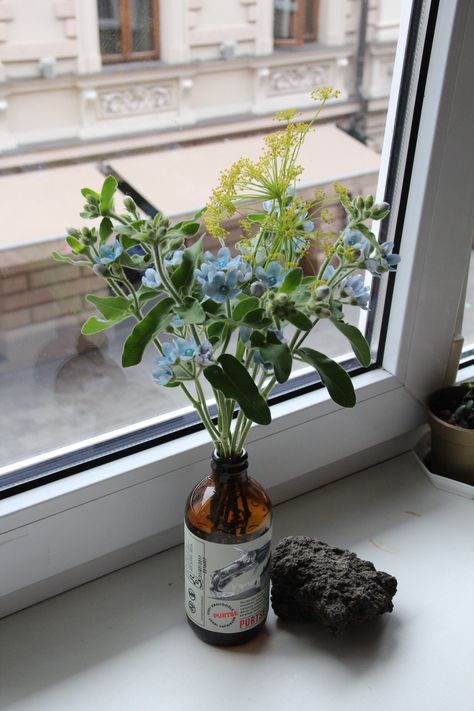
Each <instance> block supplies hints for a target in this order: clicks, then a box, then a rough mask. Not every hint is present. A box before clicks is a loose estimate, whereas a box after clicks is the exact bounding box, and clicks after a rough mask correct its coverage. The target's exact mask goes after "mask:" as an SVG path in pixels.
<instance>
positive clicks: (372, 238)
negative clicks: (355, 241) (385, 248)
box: [357, 222, 380, 250]
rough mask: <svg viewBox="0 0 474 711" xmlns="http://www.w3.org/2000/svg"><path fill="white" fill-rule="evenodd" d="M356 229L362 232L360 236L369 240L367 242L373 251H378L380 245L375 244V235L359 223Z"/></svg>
mask: <svg viewBox="0 0 474 711" xmlns="http://www.w3.org/2000/svg"><path fill="white" fill-rule="evenodd" d="M357 229H358V230H360V231H361V232H362V234H363V235H364V237H366V238H367V239H368V240H369V242H370V244H371V245H372V247H375V249H377V250H378V249H380V245H379V243H378V242H377V238H376V237H375V235H374V234H373V233H372V232H371V231H370V230H369V228H368V227H366V225H364V224H363V223H362V222H361V223H359V224H358V225H357Z"/></svg>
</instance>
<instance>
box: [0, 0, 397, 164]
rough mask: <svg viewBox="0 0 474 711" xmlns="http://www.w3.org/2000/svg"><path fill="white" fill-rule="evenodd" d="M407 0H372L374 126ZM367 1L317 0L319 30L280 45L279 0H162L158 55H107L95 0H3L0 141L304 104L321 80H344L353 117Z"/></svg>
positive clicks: (84, 135) (81, 137)
mask: <svg viewBox="0 0 474 711" xmlns="http://www.w3.org/2000/svg"><path fill="white" fill-rule="evenodd" d="M400 4H401V0H371V2H370V3H369V25H368V40H369V44H368V47H367V51H366V57H365V63H366V66H365V78H364V82H365V94H366V96H367V97H368V98H369V101H370V100H371V99H373V100H375V103H373V104H370V103H369V113H370V114H372V115H371V116H370V117H369V119H368V120H367V126H368V127H369V130H372V129H371V127H374V126H380V125H381V124H383V118H382V115H383V113H384V111H385V108H386V102H387V97H388V92H389V87H390V81H391V71H392V66H393V59H394V51H395V39H396V33H397V27H398V16H399V13H400ZM360 8H361V0H320V9H319V31H318V42H317V43H312V44H309V45H305V46H303V47H301V48H298V49H297V50H295V51H292V50H289V49H284V50H282V49H277V50H275V51H274V48H273V37H272V34H273V22H272V18H273V0H225V2H224V1H223V0H160V36H161V60H160V61H156V62H146V63H140V62H135V63H128V64H127V63H124V64H121V65H115V66H113V67H112V66H104V67H102V63H101V57H100V48H99V38H98V21H97V2H96V0H34V2H33V1H29V2H26V0H0V151H2V150H3V151H11V150H15V148H16V147H24V146H29V145H35V144H36V145H41V144H42V143H45V142H46V143H48V144H49V143H54V142H57V141H76V142H77V141H87V140H90V139H103V138H109V137H114V136H117V137H118V136H126V135H132V134H137V133H141V132H143V133H145V132H156V131H166V130H171V129H176V128H179V127H180V126H194V125H197V124H202V123H203V122H204V123H205V122H208V121H220V120H221V119H222V120H228V119H229V117H231V116H236V117H239V116H242V115H251V114H254V115H265V114H270V113H272V112H273V111H275V110H278V109H281V108H286V107H288V106H297V107H299V108H305V107H308V106H309V105H310V99H309V92H310V90H311V89H312V88H313V87H314V86H317V85H321V84H331V85H333V86H335V87H338V88H339V89H341V92H342V95H341V99H340V100H339V102H337V106H338V107H339V108H338V109H337V111H338V112H339V116H340V117H341V120H344V117H345V116H346V115H348V114H349V112H351V111H353V109H354V107H353V103H354V99H357V96H356V87H355V67H356V55H357V41H358V26H359V20H360ZM223 43H224V44H223ZM225 53H227V54H226V57H227V58H224V56H223V55H224V54H225ZM48 58H51V59H52V60H53V67H52V71H53V74H54V76H52V77H51V78H45V76H44V74H45V70H44V68H43V70H42V68H41V67H42V64H41V63H42V62H43V65H44V60H45V59H46V62H47V61H48ZM349 102H351V103H350V104H349ZM379 134H380V130H379V128H377V130H376V133H374V143H375V144H377V142H378V141H379V139H380V135H379Z"/></svg>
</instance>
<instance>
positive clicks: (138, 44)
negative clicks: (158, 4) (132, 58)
mask: <svg viewBox="0 0 474 711" xmlns="http://www.w3.org/2000/svg"><path fill="white" fill-rule="evenodd" d="M151 3H152V0H130V23H131V33H132V52H151V51H152V50H153V14H152V7H151Z"/></svg>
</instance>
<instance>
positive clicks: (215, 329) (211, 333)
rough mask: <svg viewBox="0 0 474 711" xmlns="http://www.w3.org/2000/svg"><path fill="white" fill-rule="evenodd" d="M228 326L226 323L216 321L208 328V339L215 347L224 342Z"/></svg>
mask: <svg viewBox="0 0 474 711" xmlns="http://www.w3.org/2000/svg"><path fill="white" fill-rule="evenodd" d="M227 331H228V326H227V324H226V322H225V321H216V322H215V323H211V325H210V326H208V328H207V339H208V341H209V343H210V344H211V345H213V346H215V345H216V343H219V342H220V341H224V340H225V337H226V335H227Z"/></svg>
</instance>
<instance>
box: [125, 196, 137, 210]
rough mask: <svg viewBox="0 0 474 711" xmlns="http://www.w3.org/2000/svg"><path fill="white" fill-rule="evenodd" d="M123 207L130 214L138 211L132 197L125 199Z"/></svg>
mask: <svg viewBox="0 0 474 711" xmlns="http://www.w3.org/2000/svg"><path fill="white" fill-rule="evenodd" d="M123 206H124V208H125V209H126V210H128V212H136V211H137V205H136V203H135V200H134V199H133V198H132V197H130V195H127V196H126V197H125V198H124V201H123Z"/></svg>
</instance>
